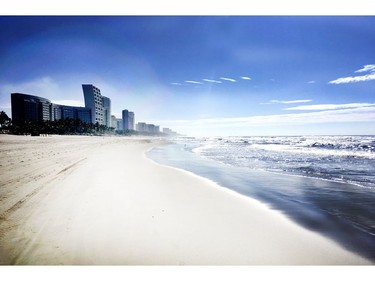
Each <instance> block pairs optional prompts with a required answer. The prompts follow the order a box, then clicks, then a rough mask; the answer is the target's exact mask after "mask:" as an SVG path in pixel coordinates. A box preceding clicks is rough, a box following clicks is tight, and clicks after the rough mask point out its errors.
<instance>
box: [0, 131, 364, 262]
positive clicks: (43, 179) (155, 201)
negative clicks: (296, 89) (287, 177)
mask: <svg viewBox="0 0 375 281" xmlns="http://www.w3.org/2000/svg"><path fill="white" fill-rule="evenodd" d="M161 143H162V141H160V140H157V139H136V138H120V137H84V136H52V137H25V136H8V135H0V155H1V158H0V264H39V265H47V264H57V265H58V264H67V265H76V264H84V265H91V264H96V265H104V264H110V265H117V264H120V265H164V264H167V265H176V264H186V265H259V264H262V265H263V264H265V265H274V264H276V265H279V264H280V265H281V264H287V265H297V264H371V262H369V261H367V260H365V259H363V258H361V257H359V256H357V255H356V254H353V253H350V252H348V251H346V250H344V249H342V248H341V247H340V246H338V245H337V244H336V243H334V242H333V241H331V240H328V239H327V238H324V237H322V236H320V235H318V234H316V233H313V232H311V231H308V230H306V229H304V228H302V227H300V226H298V225H296V224H295V223H293V222H291V221H290V220H289V219H287V218H286V217H285V216H284V215H282V214H280V213H279V212H276V211H274V210H271V209H269V208H267V207H266V206H265V205H263V204H261V203H259V202H258V201H256V200H253V199H250V198H247V197H244V196H241V195H238V194H236V193H234V192H231V191H229V190H227V189H225V188H223V187H220V186H218V185H216V184H215V183H213V182H211V181H209V180H206V179H204V178H201V177H198V176H195V175H193V174H191V173H188V172H185V171H182V170H178V169H174V168H170V167H165V166H161V165H158V164H156V163H154V162H152V161H151V160H149V159H147V158H146V157H145V154H144V153H145V151H147V150H148V149H150V148H152V147H153V146H155V145H159V144H161Z"/></svg>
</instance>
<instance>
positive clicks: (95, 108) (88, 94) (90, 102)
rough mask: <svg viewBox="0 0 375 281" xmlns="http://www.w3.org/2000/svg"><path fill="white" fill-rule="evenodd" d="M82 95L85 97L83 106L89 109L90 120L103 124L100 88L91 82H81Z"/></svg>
mask: <svg viewBox="0 0 375 281" xmlns="http://www.w3.org/2000/svg"><path fill="white" fill-rule="evenodd" d="M82 89H83V96H84V98H85V107H87V108H90V109H91V122H92V123H93V124H95V123H96V122H98V123H99V125H105V124H104V122H103V121H104V118H103V115H104V114H103V98H102V95H101V93H100V90H99V89H98V88H96V87H95V86H93V85H91V84H83V85H82Z"/></svg>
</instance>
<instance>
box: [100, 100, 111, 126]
mask: <svg viewBox="0 0 375 281" xmlns="http://www.w3.org/2000/svg"><path fill="white" fill-rule="evenodd" d="M102 103H103V125H106V126H107V127H111V99H110V98H107V97H105V96H102Z"/></svg>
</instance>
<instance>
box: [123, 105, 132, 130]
mask: <svg viewBox="0 0 375 281" xmlns="http://www.w3.org/2000/svg"><path fill="white" fill-rule="evenodd" d="M122 123H123V125H122V129H123V130H124V131H126V130H134V112H131V111H128V110H127V109H124V110H123V111H122Z"/></svg>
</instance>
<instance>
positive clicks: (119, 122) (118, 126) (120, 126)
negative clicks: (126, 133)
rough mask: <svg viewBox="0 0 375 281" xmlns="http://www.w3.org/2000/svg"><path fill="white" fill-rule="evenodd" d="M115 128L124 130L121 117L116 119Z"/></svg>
mask: <svg viewBox="0 0 375 281" xmlns="http://www.w3.org/2000/svg"><path fill="white" fill-rule="evenodd" d="M115 129H116V131H122V130H123V126H122V119H120V118H117V119H116V126H115Z"/></svg>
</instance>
